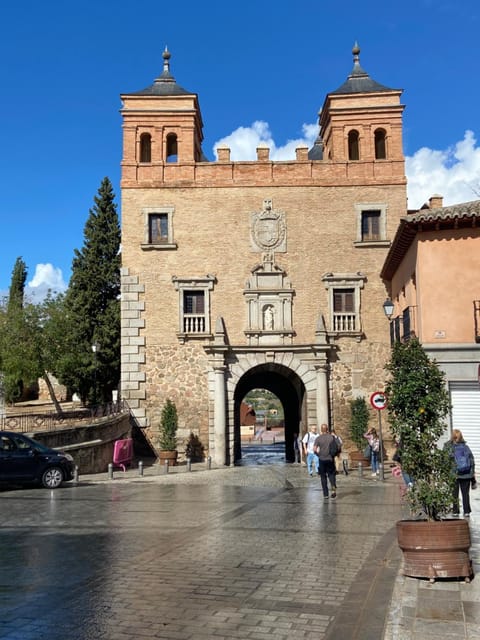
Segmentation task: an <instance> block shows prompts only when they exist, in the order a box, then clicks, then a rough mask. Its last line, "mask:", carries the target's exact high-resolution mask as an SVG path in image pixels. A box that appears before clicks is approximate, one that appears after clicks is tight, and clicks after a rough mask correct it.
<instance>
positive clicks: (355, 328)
mask: <svg viewBox="0 0 480 640" xmlns="http://www.w3.org/2000/svg"><path fill="white" fill-rule="evenodd" d="M322 280H323V282H324V283H325V288H326V289H327V290H328V300H329V302H328V304H329V311H330V331H332V332H333V333H336V334H350V335H352V334H354V335H356V336H359V335H361V333H362V320H361V315H360V308H361V305H360V299H361V290H362V289H363V286H364V284H365V281H366V276H365V275H364V274H363V273H361V272H360V271H357V272H356V273H330V272H329V273H326V274H325V275H324V276H323V277H322Z"/></svg>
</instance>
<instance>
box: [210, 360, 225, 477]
mask: <svg viewBox="0 0 480 640" xmlns="http://www.w3.org/2000/svg"><path fill="white" fill-rule="evenodd" d="M213 371H214V373H215V405H214V406H215V413H214V433H215V463H216V464H217V465H219V466H223V465H225V463H226V460H227V458H226V453H227V452H226V437H225V435H226V434H225V430H226V424H227V420H226V415H225V411H226V406H225V397H226V390H225V366H224V365H223V364H221V365H220V364H215V365H214V367H213Z"/></svg>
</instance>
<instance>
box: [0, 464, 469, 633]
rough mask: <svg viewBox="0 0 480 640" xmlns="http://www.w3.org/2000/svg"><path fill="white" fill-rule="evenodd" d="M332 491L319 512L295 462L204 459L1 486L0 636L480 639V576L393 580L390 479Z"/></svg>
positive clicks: (395, 512)
mask: <svg viewBox="0 0 480 640" xmlns="http://www.w3.org/2000/svg"><path fill="white" fill-rule="evenodd" d="M338 485H339V497H338V499H337V500H336V501H328V502H324V501H323V496H322V493H321V490H320V483H319V480H318V478H309V477H308V475H307V474H306V470H305V467H301V466H300V465H272V466H268V467H266V466H263V467H235V468H229V469H215V468H213V469H210V470H207V469H206V467H205V466H204V465H203V464H201V465H194V466H193V467H192V471H190V472H187V471H186V469H185V468H183V469H182V468H181V467H178V468H177V469H176V470H175V471H173V470H170V471H169V473H168V474H162V473H161V470H159V469H158V467H157V468H155V466H152V467H148V468H145V469H144V475H143V476H140V475H139V473H138V469H136V468H132V469H131V470H128V471H127V472H126V473H123V472H122V471H115V472H114V477H113V479H111V478H110V477H109V476H108V474H97V475H96V476H85V477H82V476H80V479H79V483H78V484H77V485H75V484H74V483H69V484H67V485H65V486H63V487H62V488H60V489H59V490H57V491H46V490H42V489H23V490H12V491H2V492H0V510H1V513H2V520H1V524H0V550H1V554H2V555H1V557H2V564H1V573H0V638H3V639H5V640H7V639H8V640H20V639H21V640H42V639H43V638H49V640H56V638H58V639H60V638H61V639H62V640H63V639H64V638H68V640H123V639H127V638H128V639H129V640H131V639H132V638H144V637H145V638H149V639H150V638H164V639H166V640H168V639H174V638H177V639H182V640H190V638H195V639H199V640H203V639H205V640H206V639H207V638H208V639H209V640H218V639H220V638H226V639H227V638H228V640H232V639H233V640H235V639H237V638H238V639H240V638H248V639H257V640H263V639H266V638H269V639H270V638H276V639H280V640H283V639H284V638H285V639H287V638H288V639H291V638H293V639H296V638H299V639H302V640H303V639H309V638H312V639H313V638H315V639H323V638H325V639H326V640H333V638H335V639H336V640H339V639H342V640H343V639H345V640H364V639H365V640H381V639H382V638H385V639H386V640H417V639H419V638H426V639H428V638H430V637H433V636H434V635H435V634H436V635H435V637H436V638H439V637H441V638H444V637H445V638H450V637H451V638H461V639H462V640H465V639H467V638H468V639H469V640H471V639H472V638H477V639H478V638H480V631H479V624H480V623H479V613H478V610H479V607H478V606H476V605H477V604H478V602H479V600H480V593H479V591H480V590H479V589H478V588H477V584H478V583H477V580H473V581H472V582H471V583H470V584H465V583H463V582H462V583H460V582H450V581H449V582H445V581H443V582H442V581H439V582H437V583H435V584H433V585H430V584H429V583H428V582H425V581H421V580H416V579H411V578H406V577H403V576H401V574H400V573H399V569H400V564H401V557H400V551H399V549H398V546H397V544H396V532H395V526H394V525H395V522H396V520H398V519H399V518H400V517H402V514H403V507H402V504H401V500H400V493H399V488H398V485H397V484H396V483H395V481H394V480H393V479H392V478H391V477H388V478H386V481H385V482H381V481H378V480H375V479H372V478H371V477H369V476H366V475H364V476H361V477H360V475H359V474H358V472H354V473H351V474H350V475H349V476H348V477H345V476H343V475H341V476H339V479H338ZM475 494H476V492H472V498H473V511H474V517H473V518H472V523H471V524H472V536H473V538H474V546H473V548H472V553H473V555H474V564H475V565H476V569H478V559H479V549H480V545H479V540H478V532H477V526H476V521H475V514H479V513H480V509H479V503H478V499H477V497H476V495H475ZM479 497H480V496H479ZM476 517H478V516H476ZM479 587H480V585H479ZM441 597H445V602H447V603H448V605H445V606H443V607H442V606H439V603H440V602H441ZM457 605H458V606H457ZM459 611H460V612H461V614H460V613H459ZM439 629H441V631H439ZM455 634H456V635H455ZM475 634H476V635H475Z"/></svg>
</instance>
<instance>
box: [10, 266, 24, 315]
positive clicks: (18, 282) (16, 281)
mask: <svg viewBox="0 0 480 640" xmlns="http://www.w3.org/2000/svg"><path fill="white" fill-rule="evenodd" d="M27 274H28V271H27V265H26V264H25V262H24V261H23V259H22V258H21V257H20V256H19V257H18V258H17V259H16V261H15V264H14V266H13V271H12V278H11V280H10V288H9V290H8V304H7V312H10V313H14V312H16V311H21V310H22V309H23V302H24V297H25V282H26V281H27Z"/></svg>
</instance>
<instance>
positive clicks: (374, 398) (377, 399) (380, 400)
mask: <svg viewBox="0 0 480 640" xmlns="http://www.w3.org/2000/svg"><path fill="white" fill-rule="evenodd" d="M370 404H371V405H372V407H373V408H374V409H376V410H377V411H378V437H379V441H380V447H379V449H380V470H381V471H380V478H381V479H382V481H384V480H385V471H384V468H383V436H382V410H383V409H385V407H386V406H387V396H386V395H385V394H384V393H383V392H382V391H374V393H372V395H371V396H370Z"/></svg>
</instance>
